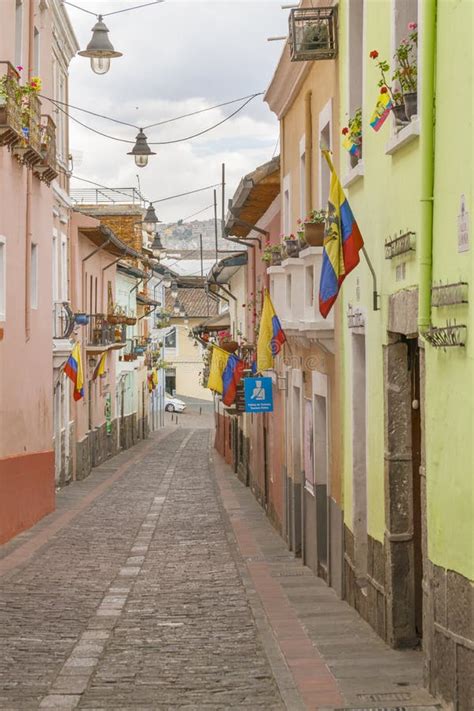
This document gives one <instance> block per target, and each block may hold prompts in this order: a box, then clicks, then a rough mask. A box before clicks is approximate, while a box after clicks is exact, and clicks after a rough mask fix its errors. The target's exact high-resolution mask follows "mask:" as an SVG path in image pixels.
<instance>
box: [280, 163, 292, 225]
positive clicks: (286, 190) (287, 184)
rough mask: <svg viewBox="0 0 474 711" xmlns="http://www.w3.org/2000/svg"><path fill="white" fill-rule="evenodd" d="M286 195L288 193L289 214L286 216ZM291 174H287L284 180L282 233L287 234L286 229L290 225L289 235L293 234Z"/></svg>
mask: <svg viewBox="0 0 474 711" xmlns="http://www.w3.org/2000/svg"><path fill="white" fill-rule="evenodd" d="M285 193H288V212H289V214H288V215H287V214H286V201H285ZM291 217H292V215H291V174H290V173H287V174H286V175H285V177H284V178H283V210H282V230H281V231H282V233H283V234H287V232H286V228H287V225H288V234H290V233H291V222H292V221H291Z"/></svg>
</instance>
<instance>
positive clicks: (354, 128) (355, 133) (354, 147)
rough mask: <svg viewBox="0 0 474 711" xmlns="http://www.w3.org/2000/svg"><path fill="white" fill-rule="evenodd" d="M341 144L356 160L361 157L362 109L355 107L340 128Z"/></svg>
mask: <svg viewBox="0 0 474 711" xmlns="http://www.w3.org/2000/svg"><path fill="white" fill-rule="evenodd" d="M342 135H343V136H344V140H343V143H342V145H343V146H344V148H345V149H346V150H347V151H349V153H350V154H351V156H354V158H356V159H357V160H359V159H360V158H362V109H357V111H355V113H354V116H351V118H350V119H349V122H348V125H347V126H344V128H343V129H342Z"/></svg>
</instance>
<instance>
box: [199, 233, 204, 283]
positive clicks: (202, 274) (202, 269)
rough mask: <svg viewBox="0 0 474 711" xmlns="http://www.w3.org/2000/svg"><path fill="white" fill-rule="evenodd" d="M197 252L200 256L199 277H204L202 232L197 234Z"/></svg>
mask: <svg viewBox="0 0 474 711" xmlns="http://www.w3.org/2000/svg"><path fill="white" fill-rule="evenodd" d="M199 253H200V257H201V279H202V278H203V277H204V264H203V261H202V232H201V233H200V235H199Z"/></svg>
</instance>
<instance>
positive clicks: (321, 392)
mask: <svg viewBox="0 0 474 711" xmlns="http://www.w3.org/2000/svg"><path fill="white" fill-rule="evenodd" d="M329 385H330V384H329V377H328V375H327V374H326V373H320V372H319V371H318V370H313V373H312V383H311V406H312V408H313V462H314V485H315V486H316V450H315V443H316V437H315V427H316V417H315V413H314V398H315V396H318V397H322V398H324V399H325V400H326V468H327V472H326V480H327V483H326V486H327V495H328V496H330V494H331V399H330V397H329Z"/></svg>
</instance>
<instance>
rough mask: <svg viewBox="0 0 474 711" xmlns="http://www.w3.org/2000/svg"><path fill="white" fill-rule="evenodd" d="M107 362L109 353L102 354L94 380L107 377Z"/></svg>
mask: <svg viewBox="0 0 474 711" xmlns="http://www.w3.org/2000/svg"><path fill="white" fill-rule="evenodd" d="M106 361H107V351H105V352H104V353H101V355H100V358H99V362H98V363H97V365H96V367H95V370H94V374H93V376H92V380H96V379H97V378H102V377H103V376H104V375H105V363H106Z"/></svg>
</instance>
